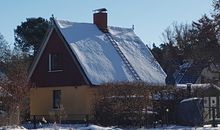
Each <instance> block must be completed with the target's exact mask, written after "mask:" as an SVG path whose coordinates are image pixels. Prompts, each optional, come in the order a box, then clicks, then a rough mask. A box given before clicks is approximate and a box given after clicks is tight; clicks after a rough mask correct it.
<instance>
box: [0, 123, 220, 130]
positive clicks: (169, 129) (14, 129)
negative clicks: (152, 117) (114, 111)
mask: <svg viewBox="0 0 220 130" xmlns="http://www.w3.org/2000/svg"><path fill="white" fill-rule="evenodd" d="M219 129H220V124H219V125H218V127H212V126H211V125H205V126H204V127H189V126H178V125H170V126H164V127H157V128H117V127H102V126H97V125H85V124H63V125H54V124H50V125H45V126H44V127H41V128H38V129H36V130H219ZM0 130H27V129H26V128H24V127H23V126H16V125H14V126H2V127H0Z"/></svg>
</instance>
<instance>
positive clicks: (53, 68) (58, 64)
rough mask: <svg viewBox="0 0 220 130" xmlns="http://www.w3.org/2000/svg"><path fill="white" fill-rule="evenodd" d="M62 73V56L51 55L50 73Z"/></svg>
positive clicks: (57, 54) (58, 54)
mask: <svg viewBox="0 0 220 130" xmlns="http://www.w3.org/2000/svg"><path fill="white" fill-rule="evenodd" d="M57 71H62V54H60V53H51V54H49V72H57Z"/></svg>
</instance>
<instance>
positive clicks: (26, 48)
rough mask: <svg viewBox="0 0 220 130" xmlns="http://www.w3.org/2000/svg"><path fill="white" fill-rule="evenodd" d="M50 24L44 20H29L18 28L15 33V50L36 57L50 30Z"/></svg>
mask: <svg viewBox="0 0 220 130" xmlns="http://www.w3.org/2000/svg"><path fill="white" fill-rule="evenodd" d="M48 27H49V22H48V21H47V20H46V19H44V18H41V17H39V18H27V19H26V21H25V22H22V23H21V25H19V26H17V28H16V29H15V30H14V33H15V43H14V45H15V48H16V49H20V50H21V51H22V52H24V53H27V54H29V55H35V53H36V52H37V50H38V48H39V47H40V45H41V43H42V42H43V39H44V37H45V34H46V32H47V30H48Z"/></svg>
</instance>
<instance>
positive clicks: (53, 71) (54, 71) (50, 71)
mask: <svg viewBox="0 0 220 130" xmlns="http://www.w3.org/2000/svg"><path fill="white" fill-rule="evenodd" d="M62 71H63V70H49V71H48V72H49V73H56V72H62Z"/></svg>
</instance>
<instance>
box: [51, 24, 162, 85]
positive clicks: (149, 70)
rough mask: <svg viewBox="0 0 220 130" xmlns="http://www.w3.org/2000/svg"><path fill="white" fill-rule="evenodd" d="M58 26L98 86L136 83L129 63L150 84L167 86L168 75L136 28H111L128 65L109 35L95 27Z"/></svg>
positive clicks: (90, 78)
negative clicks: (136, 32)
mask: <svg viewBox="0 0 220 130" xmlns="http://www.w3.org/2000/svg"><path fill="white" fill-rule="evenodd" d="M55 24H56V26H57V27H58V29H59V30H60V32H61V34H62V35H63V37H64V39H65V40H66V41H67V43H68V44H69V46H70V48H71V49H72V52H73V53H74V55H75V56H76V57H77V59H78V61H79V63H80V65H81V67H82V68H83V70H84V72H85V74H86V76H87V77H88V79H89V80H90V82H91V83H92V84H94V85H100V84H103V83H109V82H125V81H128V82H132V81H136V79H135V76H134V73H132V72H131V69H129V68H128V65H127V64H130V65H131V66H132V67H133V70H134V71H135V72H136V73H137V75H138V76H139V77H140V80H141V81H143V82H146V83H148V84H158V85H164V84H165V78H166V74H165V73H164V71H163V69H162V68H161V67H160V65H159V64H158V62H157V61H156V60H155V58H154V57H153V55H152V53H151V52H150V50H149V49H148V48H147V47H146V46H145V45H144V43H143V42H142V41H141V40H140V38H139V37H138V36H136V35H135V33H134V31H133V30H132V29H128V28H119V27H108V30H109V33H110V35H111V37H112V39H113V40H114V41H116V43H117V46H118V48H119V49H120V51H121V52H122V53H123V55H124V56H125V57H126V59H127V60H128V61H129V63H125V60H124V59H123V57H122V56H121V55H120V54H119V53H118V51H117V50H116V49H117V48H115V46H114V45H113V44H112V43H111V42H112V41H111V40H110V39H109V38H108V37H107V35H106V33H103V32H102V31H100V30H99V29H98V28H97V26H96V25H95V24H91V23H75V22H69V21H63V20H55Z"/></svg>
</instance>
